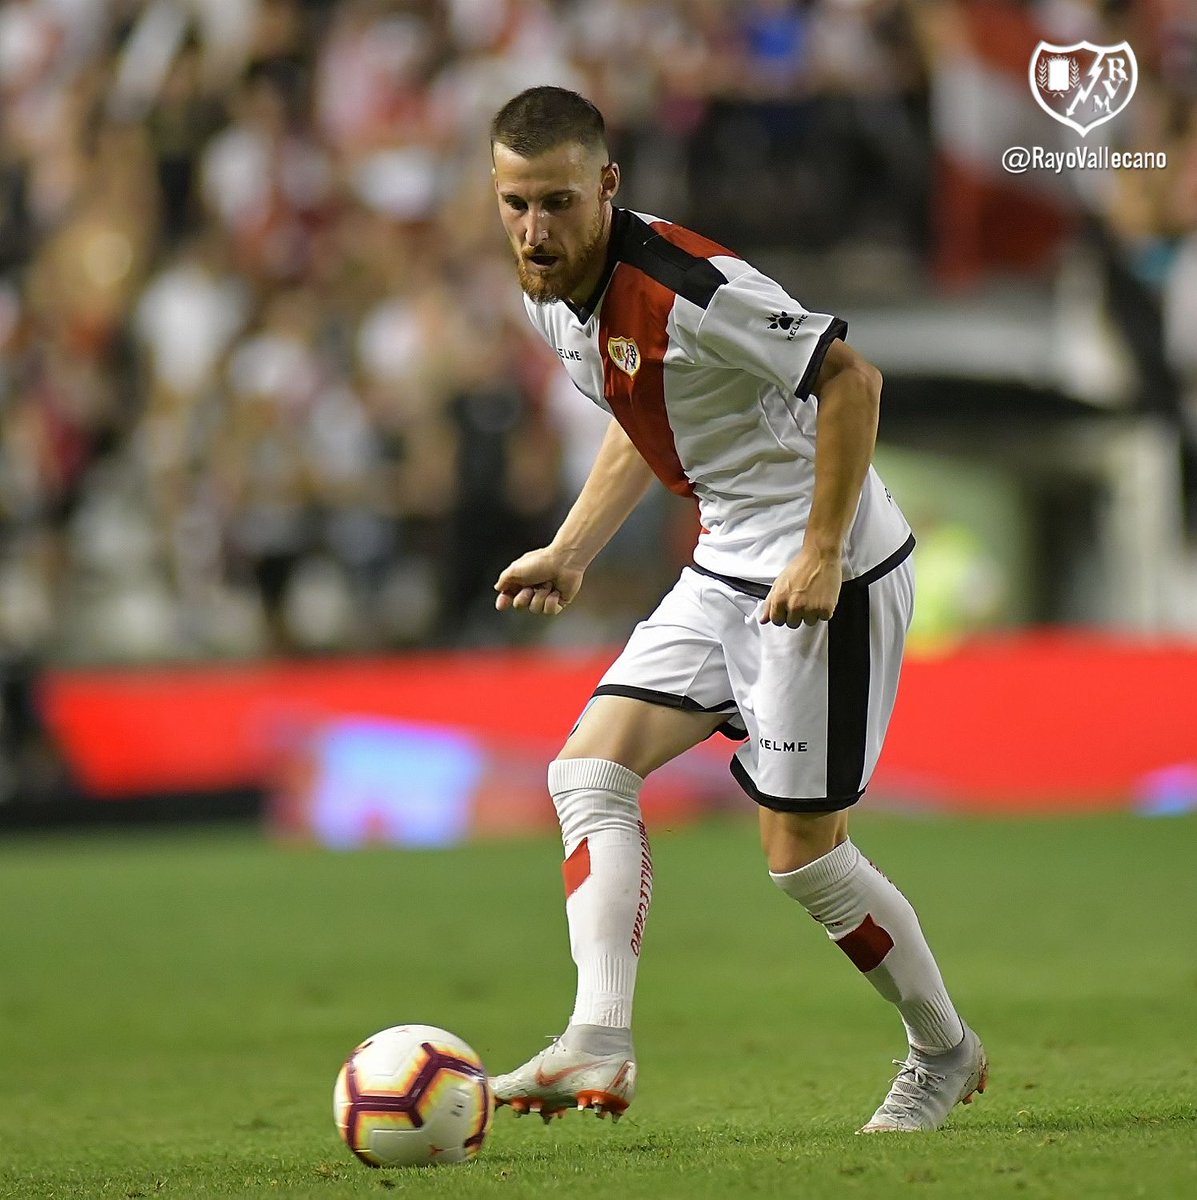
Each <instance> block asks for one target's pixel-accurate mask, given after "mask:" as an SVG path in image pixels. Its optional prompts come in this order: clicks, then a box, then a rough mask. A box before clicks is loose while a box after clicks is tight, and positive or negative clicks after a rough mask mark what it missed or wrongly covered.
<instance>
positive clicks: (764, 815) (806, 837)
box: [761, 809, 848, 875]
mask: <svg viewBox="0 0 1197 1200" xmlns="http://www.w3.org/2000/svg"><path fill="white" fill-rule="evenodd" d="M847 836H848V815H847V813H844V812H831V813H782V812H774V811H772V810H771V809H761V848H762V849H763V850H764V852H765V859H766V861H767V862H768V865H769V871H770V872H771V873H772V874H774V875H784V874H786V873H788V872H790V871H797V870H798V869H799V868H801V867H808V866H810V864H811V863H813V862H815V861H816V860H817V859H820V858H822V857H823V856H824V855H825V854H830V853H831V851H832V850H834V849H835V848H836V846H838V845H839V844H840V843H841V842H842V841H844V840H845V838H847Z"/></svg>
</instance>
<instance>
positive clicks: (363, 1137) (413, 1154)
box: [333, 1025, 491, 1167]
mask: <svg viewBox="0 0 1197 1200" xmlns="http://www.w3.org/2000/svg"><path fill="white" fill-rule="evenodd" d="M333 1116H334V1117H335V1119H336V1122H337V1129H338V1131H339V1132H340V1134H341V1137H342V1138H343V1139H344V1141H345V1144H346V1145H347V1146H348V1147H349V1149H350V1150H352V1151H353V1153H354V1154H356V1155H357V1156H358V1158H360V1159H361V1160H362V1162H364V1163H366V1164H367V1165H368V1166H371V1167H414V1166H433V1165H436V1164H440V1163H463V1162H469V1161H470V1159H472V1158H473V1157H474V1156H475V1155H476V1154H477V1153H478V1151H479V1150H480V1149H481V1148H482V1142H483V1140H484V1139H485V1138H486V1134H487V1131H488V1130H489V1129H490V1119H491V1096H490V1085H489V1084H488V1083H487V1079H486V1070H485V1068H484V1067H483V1066H482V1060H481V1059H480V1058H479V1057H478V1055H477V1054H475V1053H474V1051H473V1050H471V1049H470V1047H469V1046H467V1045H466V1043H465V1042H463V1041H462V1040H461V1038H459V1037H456V1036H455V1035H453V1034H451V1033H449V1032H448V1031H447V1030H444V1029H437V1028H436V1026H434V1025H396V1026H394V1027H393V1028H391V1029H384V1030H382V1032H381V1033H376V1034H375V1035H374V1036H373V1037H371V1038H367V1039H366V1040H365V1041H364V1042H362V1044H361V1045H360V1046H358V1047H357V1049H356V1050H354V1052H353V1053H352V1054H351V1055H350V1056H349V1058H348V1059H346V1061H345V1065H344V1066H343V1067H342V1068H341V1073H340V1074H339V1075H338V1076H337V1082H336V1086H335V1087H334V1089H333Z"/></svg>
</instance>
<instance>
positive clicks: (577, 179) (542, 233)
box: [493, 142, 619, 304]
mask: <svg viewBox="0 0 1197 1200" xmlns="http://www.w3.org/2000/svg"><path fill="white" fill-rule="evenodd" d="M493 149H494V172H493V173H494V180H495V194H496V196H497V197H498V200H499V214H500V216H501V217H502V218H503V228H504V229H506V231H507V237H508V239H509V240H510V242H511V249H512V251H513V252H514V253H515V263H516V269H517V270H518V271H519V277H520V286H521V287H522V288H523V289H524V292H525V293H526V294H527V295H528V297H529V298H530V299H531V300H533V301H534V302H535V303H537V304H547V303H548V302H549V301H551V300H565V299H569V300H573V301H575V302H577V303H581V302H583V301H585V300H586V299H587V298H588V297H589V295H590V292H591V291H592V290H593V289H594V288H595V286H596V285H597V284H598V281H599V279H600V278H601V276H602V273H603V263H604V260H605V258H606V253H607V239H608V237H609V236H610V233H611V198H612V197H613V196H614V195H615V193H616V191H617V190H618V188H619V168H618V166H616V165H615V163H609V162H606V161H604V159H605V156H604V155H603V154H602V152H601V151H600V150H595V149H587V148H586V147H584V146H579V145H577V144H574V143H566V144H564V145H561V146H557V147H555V148H554V149H552V150H549V151H546V152H545V153H544V154H540V155H537V156H536V157H535V158H523V157H521V156H520V155H518V154H516V152H515V151H514V150H512V149H510V148H509V147H507V146H504V145H503V144H502V143H499V142H496V143H495V145H494V148H493Z"/></svg>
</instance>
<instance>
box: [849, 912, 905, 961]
mask: <svg viewBox="0 0 1197 1200" xmlns="http://www.w3.org/2000/svg"><path fill="white" fill-rule="evenodd" d="M836 945H837V946H839V948H840V949H841V950H842V951H843V952H844V953H845V954H846V955H847V956H848V957H849V958H850V959H851V960H852V963H853V965H854V966H855V967H856V969H857V970H858V971H871V970H872V969H873V968H874V967H879V966H880V965H881V962H882V960H883V959H884V958H885V956H886V955H887V954H888V953H889V952H890V951H891V950H892V949H893V948H894V939H893V938H892V937H890V936H889V931H888V930H886V929H882V928H881V926H880V925H878V924H877V922H876V921H874V920H873V918H872V917H871V916H869V915H867V914H866V916H865V919H864V920H863V921H861V923H860V924H859V925H857V927H856V928H855V929H854V930H852V932H851V933H847V934H845V935H844V936H843V937H842V938H840V939H839V940H838V941H837V942H836Z"/></svg>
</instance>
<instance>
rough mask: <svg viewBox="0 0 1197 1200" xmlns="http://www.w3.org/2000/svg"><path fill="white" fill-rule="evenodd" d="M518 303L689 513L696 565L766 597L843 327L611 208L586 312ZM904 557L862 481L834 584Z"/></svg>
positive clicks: (792, 525)
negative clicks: (694, 528) (816, 390)
mask: <svg viewBox="0 0 1197 1200" xmlns="http://www.w3.org/2000/svg"><path fill="white" fill-rule="evenodd" d="M524 303H525V307H526V308H527V310H528V316H529V317H530V319H531V320H532V323H533V324H534V325H535V326H536V328H537V329H539V330H540V332H541V333H542V334H543V335H544V337H545V339H546V340H547V341H548V343H549V345H551V346H552V347H553V349H554V350H556V352H557V354H558V356H559V357H560V359H561V361H562V363H563V364H564V366H565V369H566V370H567V371H568V372H569V375H570V378H571V379H572V380H573V382H574V384H575V385H576V386H577V387H578V389H579V390H580V391H581V392H582V393H583V395H585V396H587V397H589V398H590V399H591V400H592V401H594V403H595V404H598V405H599V406H600V407H602V408H604V409H606V411H607V412H609V413H611V415H612V416H614V418H615V419H616V420H617V421H618V422H619V423H620V425H621V426H622V427H623V428H624V430H625V431H626V432H627V434H628V436H629V438H630V439H631V440H632V442H633V444H634V445H635V446H636V448H637V449H638V450H639V451H640V453H641V454H642V455H643V456H644V458H645V460H646V461H647V462H648V463H649V465H650V466H651V467H652V468H653V470H654V471H655V472H656V474H657V477H658V478H659V479H660V480H661V481H662V482H663V483H664V484H665V486H666V487H668V488H669V489H670V490H671V491H674V492H677V493H679V494H681V495H686V496H693V497H694V498H695V499H696V500H697V502H698V510H699V519H700V521H701V525H702V532H701V534H700V535H699V539H698V545H697V546H696V547H695V551H694V562H695V564H696V565H697V566H698V567H699V568H701V569H704V570H706V571H709V572H711V573H713V574H717V575H722V576H725V577H730V578H732V579H745V580H751V581H754V582H772V580H773V579H774V578H775V577H776V576H777V575H778V573H779V572H780V571H781V570H782V568H783V567H785V565H786V564H787V563H789V562H790V561H791V560H792V559H793V558H794V557H795V556H796V555H797V554H798V551H799V550H800V549H801V546H802V538H803V534H804V531H805V529H806V523H807V518H808V516H809V513H810V506H811V499H812V497H813V494H814V482H815V475H814V457H815V414H816V410H817V403H818V402H817V400H816V398H815V397H814V395H813V394H812V391H811V389H812V387H813V386H814V381H815V377H816V376H817V375H818V373H819V368H820V366H821V365H822V362H823V357H824V355H825V354H826V352H827V347H828V346H829V345H830V344H831V342H832V341H833V340H835V339H836V338H842V337H844V336H845V334H846V333H847V330H848V327H847V324H846V323H845V322H844V321H842V320H840V319H839V318H838V317H833V316H828V315H826V314H824V313H813V312H808V311H807V310H806V309H805V308H803V307H802V305H800V304H799V303H798V302H797V301H796V300H795V299H794V298H793V297H792V296H790V295H789V294H787V293H786V292H785V291H784V290H783V289H782V288H781V287H780V286H779V285H778V284H777V283H775V282H774V281H773V280H772V279H770V278H768V277H767V276H765V275H763V274H761V272H760V271H757V270H756V269H754V268H753V267H751V266H750V265H749V264H748V263H746V262H744V260H743V259H741V258H739V257H737V256H736V255H734V254H732V253H731V252H730V251H728V250H725V249H723V247H721V246H718V245H716V244H715V243H714V242H711V241H709V240H707V239H706V238H704V237H701V236H700V235H698V234H695V233H692V232H690V231H689V230H687V229H684V228H682V227H681V226H679V225H674V224H671V223H670V222H668V221H662V220H660V219H658V218H656V217H650V216H645V215H644V214H641V213H634V212H631V211H629V210H627V209H619V208H617V209H615V212H614V220H613V222H612V228H611V243H610V247H609V249H608V255H607V266H606V270H605V272H604V275H603V278H602V280H601V281H600V283H599V285H598V287H597V288H596V290H595V295H594V297H593V299H592V300H591V301H589V302H588V303H587V304H586V305H584V306H581V307H579V306H577V305H574V304H572V303H570V302H569V301H555V302H552V303H549V304H534V303H533V302H532V301H531V300H529V299H528V298H527V297H525V298H524ZM911 544H912V542H911V534H910V526H909V525H908V524H907V523H906V519H905V518H904V517H903V516H902V513H901V511H900V510H899V509H898V506H897V505H896V504H895V503H894V502H893V500H892V498H891V497H890V495H889V493H888V492H887V491H886V489H885V486H884V485H883V484H882V482H881V480H880V478H879V477H878V475H877V473H876V471H874V470H873V469H872V468H871V467H870V468H869V473H868V477H867V478H866V479H865V483H864V489H863V491H862V494H861V498H860V504H859V507H858V508H857V512H856V517H855V519H854V521H853V523H852V528H851V531H850V533H849V535H848V541H847V545H846V547H845V550H844V576H845V578H846V579H851V578H854V577H856V576H860V575H864V574H866V573H868V572H870V571H872V570H873V569H874V568H876V567H878V566H880V565H882V564H885V563H887V561H888V560H895V561H896V560H897V559H899V558H900V557H902V556H903V555H904V553H908V552H909V549H910V545H911Z"/></svg>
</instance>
